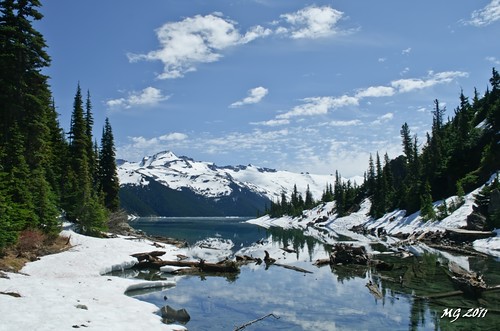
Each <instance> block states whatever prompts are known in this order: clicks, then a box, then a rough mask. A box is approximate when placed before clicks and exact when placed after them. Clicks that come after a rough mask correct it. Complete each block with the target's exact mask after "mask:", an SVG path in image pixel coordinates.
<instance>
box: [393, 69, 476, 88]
mask: <svg viewBox="0 0 500 331" xmlns="http://www.w3.org/2000/svg"><path fill="white" fill-rule="evenodd" d="M468 76H469V74H468V73H466V72H463V71H443V72H438V73H434V72H432V71H431V72H429V75H428V77H427V78H424V79H420V78H409V79H399V80H395V81H392V82H391V86H392V87H393V88H395V89H396V90H397V91H398V92H399V93H405V92H411V91H414V90H421V89H424V88H428V87H432V86H434V85H438V84H444V83H449V82H452V81H453V80H455V79H456V78H459V77H468Z"/></svg>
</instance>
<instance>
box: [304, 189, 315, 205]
mask: <svg viewBox="0 0 500 331" xmlns="http://www.w3.org/2000/svg"><path fill="white" fill-rule="evenodd" d="M313 207H314V198H313V195H312V193H311V189H310V188H309V185H307V189H306V198H305V201H304V209H311V208H313Z"/></svg>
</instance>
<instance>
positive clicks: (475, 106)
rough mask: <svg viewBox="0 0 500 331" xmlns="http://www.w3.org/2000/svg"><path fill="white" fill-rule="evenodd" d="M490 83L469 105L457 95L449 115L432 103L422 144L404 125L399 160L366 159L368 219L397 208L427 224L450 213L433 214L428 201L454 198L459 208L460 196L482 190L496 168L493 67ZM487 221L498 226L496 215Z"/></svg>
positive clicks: (497, 82) (498, 111) (497, 104)
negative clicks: (457, 97)
mask: <svg viewBox="0 0 500 331" xmlns="http://www.w3.org/2000/svg"><path fill="white" fill-rule="evenodd" d="M489 82H490V84H491V89H490V88H488V89H487V91H486V92H485V93H484V95H483V96H482V97H480V96H479V93H478V92H477V90H476V91H474V96H473V97H472V100H469V98H468V97H466V96H465V95H464V93H463V91H462V92H461V93H460V98H459V104H458V106H457V107H456V108H455V109H454V110H453V111H452V112H450V111H448V110H447V109H446V108H445V107H442V106H441V105H440V103H439V101H438V100H437V99H436V100H434V110H433V112H432V113H433V118H432V126H431V130H430V132H428V133H427V135H426V137H425V140H424V139H422V138H419V137H417V135H412V134H411V131H410V129H409V125H408V123H404V124H403V126H402V128H401V138H402V146H403V155H401V156H399V157H398V158H396V159H393V160H388V158H387V157H385V158H384V161H383V164H382V161H381V160H380V156H379V154H378V153H377V154H376V158H375V161H374V160H373V159H372V158H371V159H370V162H369V167H368V171H367V173H366V175H365V178H366V180H365V183H364V185H363V192H362V194H364V195H366V196H368V197H371V200H372V209H371V211H370V213H371V215H372V216H374V217H380V216H382V215H383V214H384V213H385V212H387V211H389V210H393V209H396V208H399V209H404V210H406V211H407V213H413V212H415V211H417V210H421V212H422V214H423V216H424V217H426V218H427V219H429V220H433V219H437V218H439V217H443V216H445V215H446V214H447V213H449V212H450V210H442V211H440V213H441V214H442V215H436V213H435V211H434V210H433V208H432V202H433V201H436V200H440V199H443V198H446V197H449V196H453V195H457V196H458V197H459V199H458V204H459V203H460V201H459V200H460V197H461V196H463V195H464V192H470V191H471V190H473V189H475V188H477V187H479V186H481V185H482V184H484V183H485V182H486V181H487V180H488V178H489V177H490V176H491V175H492V174H493V173H494V172H496V171H498V170H499V169H500V144H499V143H500V98H499V97H500V75H499V74H498V72H497V71H496V69H495V68H493V69H492V77H491V79H490V81H489ZM421 140H424V142H423V143H421V142H420V141H421ZM493 185H498V184H497V183H494V184H493ZM457 207H458V206H448V207H447V208H448V209H453V208H457ZM489 216H491V218H492V219H491V221H495V220H496V224H497V225H500V224H498V215H489Z"/></svg>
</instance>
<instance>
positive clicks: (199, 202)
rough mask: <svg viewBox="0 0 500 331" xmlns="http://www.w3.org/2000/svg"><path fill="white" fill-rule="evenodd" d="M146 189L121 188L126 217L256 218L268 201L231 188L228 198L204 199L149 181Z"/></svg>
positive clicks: (188, 190)
mask: <svg viewBox="0 0 500 331" xmlns="http://www.w3.org/2000/svg"><path fill="white" fill-rule="evenodd" d="M145 178H146V179H147V180H148V182H149V184H148V185H146V186H138V185H131V184H127V185H123V186H122V187H121V188H120V201H121V206H122V208H123V209H125V210H126V211H127V212H128V213H132V214H135V215H141V216H151V215H158V216H257V215H258V214H259V213H263V211H264V210H265V208H266V206H267V205H269V203H270V201H269V199H268V198H267V197H265V196H262V195H260V194H258V193H255V192H252V191H250V190H249V189H248V188H242V187H239V186H237V185H236V184H234V183H232V184H230V187H231V188H232V189H233V190H232V192H231V193H230V194H229V195H226V196H221V197H207V196H203V195H201V194H197V193H195V192H193V191H192V190H190V189H188V188H186V187H184V188H181V189H179V190H174V189H171V188H169V187H166V186H164V185H162V184H161V183H159V182H157V181H155V180H154V179H153V178H151V177H149V178H148V177H145Z"/></svg>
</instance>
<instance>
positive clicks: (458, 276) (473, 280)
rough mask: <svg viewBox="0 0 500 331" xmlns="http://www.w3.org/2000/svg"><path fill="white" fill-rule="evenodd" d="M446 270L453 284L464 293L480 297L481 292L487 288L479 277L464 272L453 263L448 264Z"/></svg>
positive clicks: (469, 272) (473, 273)
mask: <svg viewBox="0 0 500 331" xmlns="http://www.w3.org/2000/svg"><path fill="white" fill-rule="evenodd" d="M448 270H449V271H450V273H451V274H450V273H448V275H449V276H450V278H451V280H452V282H453V284H455V286H456V287H458V289H459V290H461V291H463V292H464V293H467V294H471V295H473V296H480V295H481V292H482V291H484V290H485V289H487V288H488V285H486V282H485V281H484V279H483V277H482V276H481V275H478V274H476V273H475V272H472V271H468V270H465V269H464V268H462V267H460V266H459V265H458V264H456V263H454V262H450V263H448Z"/></svg>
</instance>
